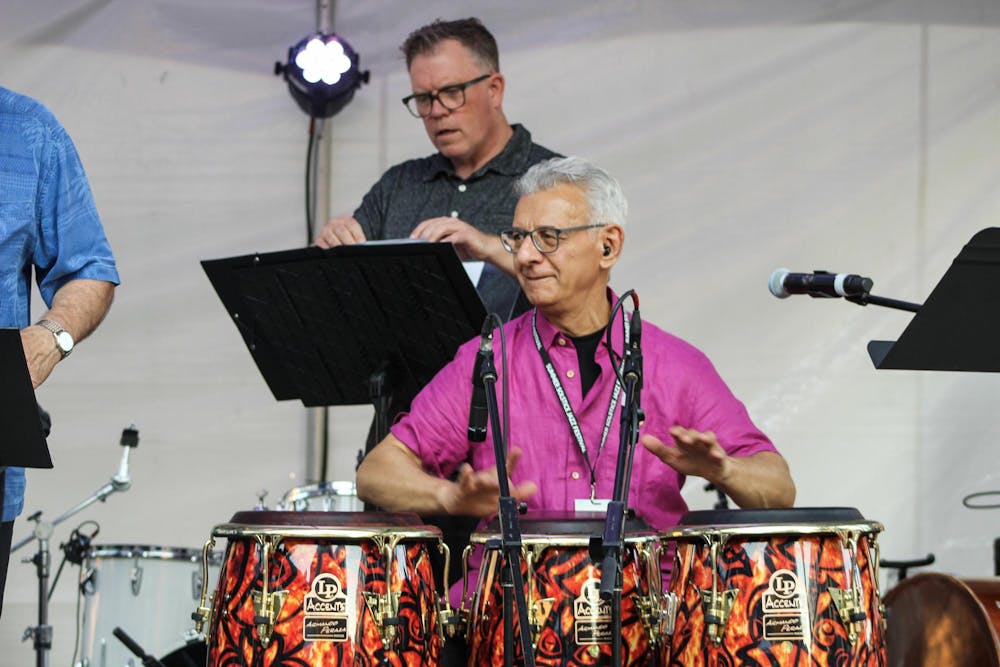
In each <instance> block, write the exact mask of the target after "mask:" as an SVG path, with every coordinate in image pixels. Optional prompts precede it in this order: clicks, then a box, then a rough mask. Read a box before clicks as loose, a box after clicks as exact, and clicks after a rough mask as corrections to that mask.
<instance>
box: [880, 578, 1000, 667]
mask: <svg viewBox="0 0 1000 667" xmlns="http://www.w3.org/2000/svg"><path fill="white" fill-rule="evenodd" d="M885 604H886V607H887V608H888V617H889V625H888V628H887V630H886V635H885V643H886V652H887V654H888V658H889V663H888V664H889V665H890V667H901V666H902V665H906V666H907V667H911V666H913V667H919V666H921V665H926V666H927V667H931V666H932V665H933V667H940V666H942V665H948V667H991V666H1000V638H998V634H997V630H998V628H1000V579H961V580H960V579H956V578H955V577H951V576H948V575H946V574H938V573H935V572H925V573H921V574H917V575H914V576H912V577H909V578H907V579H904V580H903V581H901V582H899V584H897V585H896V587H895V588H893V589H892V590H891V591H889V593H888V594H886V596H885Z"/></svg>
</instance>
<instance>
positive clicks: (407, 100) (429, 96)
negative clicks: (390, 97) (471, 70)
mask: <svg viewBox="0 0 1000 667" xmlns="http://www.w3.org/2000/svg"><path fill="white" fill-rule="evenodd" d="M491 76H493V75H492V74H483V75H482V76H477V77H476V78H475V79H472V80H471V81H466V82H465V83H456V84H455V85H453V86H445V87H444V88H442V89H441V90H439V91H437V92H436V93H413V94H412V95H407V96H406V97H404V98H403V104H405V105H406V109H407V110H408V111H409V112H410V113H411V114H413V117H414V118H427V117H428V116H430V115H431V109H432V108H433V107H434V100H437V101H438V103H440V104H441V106H443V107H444V108H445V109H447V110H448V111H454V110H456V109H458V108H460V107H461V106H462V105H463V104H465V89H466V88H468V87H469V86H472V85H475V84H477V83H479V82H480V81H485V80H486V79H488V78H490V77H491Z"/></svg>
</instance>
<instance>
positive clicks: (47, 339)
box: [21, 325, 62, 389]
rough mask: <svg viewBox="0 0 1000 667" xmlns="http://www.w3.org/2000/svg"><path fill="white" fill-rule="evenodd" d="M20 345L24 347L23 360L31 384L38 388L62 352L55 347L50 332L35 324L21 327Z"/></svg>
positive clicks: (57, 361)
mask: <svg viewBox="0 0 1000 667" xmlns="http://www.w3.org/2000/svg"><path fill="white" fill-rule="evenodd" d="M21 345H22V346H23V347H24V360H25V361H27V362H28V375H30V376H31V386H32V387H33V388H35V389H38V388H39V387H40V386H41V385H42V383H43V382H45V380H46V379H47V378H48V377H49V374H50V373H51V372H52V369H53V368H55V367H56V364H57V363H59V361H60V360H61V359H62V354H60V353H59V348H57V347H56V340H55V338H54V337H53V336H52V332H51V331H49V330H48V329H46V328H45V327H40V326H37V325H32V326H30V327H27V328H24V329H21Z"/></svg>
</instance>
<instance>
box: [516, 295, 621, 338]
mask: <svg viewBox="0 0 1000 667" xmlns="http://www.w3.org/2000/svg"><path fill="white" fill-rule="evenodd" d="M607 294H608V303H610V304H611V305H612V306H613V305H614V304H615V303H616V302H617V301H618V295H617V294H616V293H615V291H614V290H613V289H611V288H610V287H608V288H607ZM529 317H530V315H529ZM537 324H538V337H539V338H540V339H541V341H542V344H543V345H544V346H545V347H546V348H551V347H552V346H554V345H557V344H558V343H557V342H558V340H559V338H560V337H565V338H566V339H567V340H568V339H569V336H566V335H565V334H564V333H563V332H561V331H559V329H557V328H556V326H555V325H554V324H552V323H551V322H549V321H548V319H546V317H545V315H543V314H542V313H541V312H539V313H538V318H537ZM611 343H612V345H614V348H615V349H616V350H618V351H619V353H620V352H621V350H622V349H623V345H624V344H625V333H624V328H623V327H622V318H621V313H620V312H619V313H618V316H617V317H615V321H614V322H613V323H612V325H611ZM597 350H598V354H600V353H601V351H602V350H605V347H604V339H603V338H602V339H601V343H600V344H599V345H598V346H597ZM605 353H606V351H605Z"/></svg>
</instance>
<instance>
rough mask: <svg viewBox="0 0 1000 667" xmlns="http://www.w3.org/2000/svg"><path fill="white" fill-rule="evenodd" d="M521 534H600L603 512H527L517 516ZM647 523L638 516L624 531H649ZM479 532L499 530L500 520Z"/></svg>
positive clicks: (630, 521) (602, 526)
mask: <svg viewBox="0 0 1000 667" xmlns="http://www.w3.org/2000/svg"><path fill="white" fill-rule="evenodd" d="M517 521H518V525H519V526H520V528H521V534H522V535H601V534H603V533H604V523H605V519H604V515H603V514H597V513H592V514H572V513H570V514H567V513H566V512H528V514H526V515H523V516H519V517H518V519H517ZM651 530H652V529H651V528H650V527H649V525H648V524H647V523H646V522H645V521H643V520H642V519H640V518H638V517H637V518H634V519H629V520H627V521H626V522H625V533H627V534H632V533H648V532H651ZM481 532H486V533H497V534H499V532H500V520H499V519H493V520H492V521H490V522H489V524H487V526H486V528H485V530H483V531H481Z"/></svg>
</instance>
